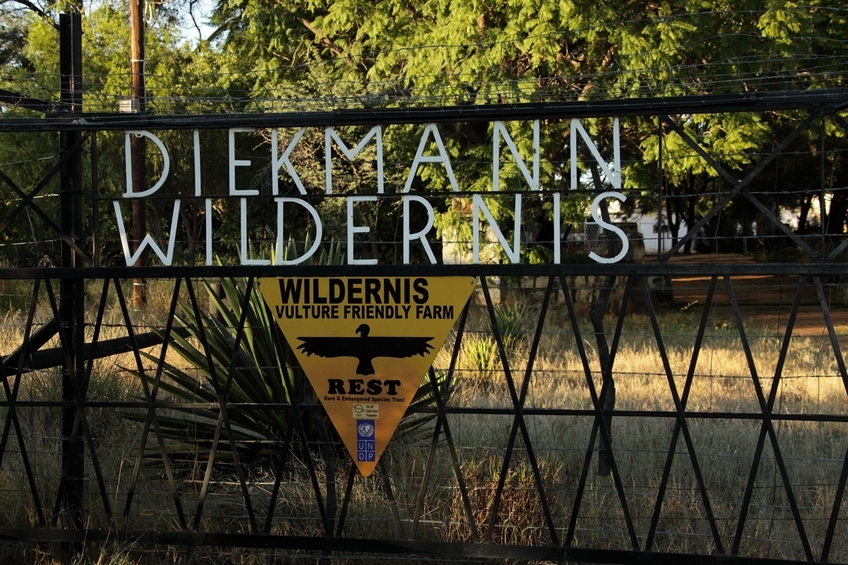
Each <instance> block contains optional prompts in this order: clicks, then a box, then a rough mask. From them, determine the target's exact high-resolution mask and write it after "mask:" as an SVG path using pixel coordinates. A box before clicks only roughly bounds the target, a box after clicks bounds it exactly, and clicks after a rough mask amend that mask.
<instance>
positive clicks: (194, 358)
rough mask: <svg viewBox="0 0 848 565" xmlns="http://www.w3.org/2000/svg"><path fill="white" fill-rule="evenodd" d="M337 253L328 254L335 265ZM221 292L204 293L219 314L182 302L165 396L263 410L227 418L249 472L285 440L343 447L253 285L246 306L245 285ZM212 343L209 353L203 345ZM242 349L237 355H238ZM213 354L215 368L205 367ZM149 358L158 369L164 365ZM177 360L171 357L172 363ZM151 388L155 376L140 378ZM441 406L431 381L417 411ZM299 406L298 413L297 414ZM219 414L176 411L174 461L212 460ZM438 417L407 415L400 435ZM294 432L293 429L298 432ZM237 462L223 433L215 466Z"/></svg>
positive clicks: (171, 442) (442, 387)
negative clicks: (298, 438) (183, 334)
mask: <svg viewBox="0 0 848 565" xmlns="http://www.w3.org/2000/svg"><path fill="white" fill-rule="evenodd" d="M337 255H338V253H337V252H336V253H335V254H334V253H331V254H329V255H324V256H322V258H321V261H322V262H324V263H325V264H329V263H331V262H333V261H335V260H337ZM219 287H220V290H219V289H216V288H215V287H214V286H213V285H211V284H209V283H208V282H206V283H204V288H205V291H206V293H207V294H208V297H209V300H210V304H212V305H213V306H214V310H215V311H216V312H217V313H216V314H214V315H213V314H210V313H205V312H201V313H200V314H199V315H197V316H196V315H195V308H194V306H192V305H191V304H189V303H186V302H180V305H179V306H180V308H179V310H180V311H179V312H178V313H177V314H176V316H175V322H176V323H177V324H179V325H181V326H182V327H183V328H184V329H185V330H186V331H187V333H188V334H189V335H188V337H181V336H178V335H174V336H172V337H171V342H170V344H169V347H170V348H171V350H172V351H173V352H174V353H176V354H177V357H178V358H179V361H178V362H171V361H165V362H164V363H162V379H161V381H160V384H159V390H160V394H159V397H160V398H161V397H162V393H165V394H168V395H170V396H171V397H173V398H176V399H178V400H180V401H182V402H185V403H195V404H196V403H204V404H209V403H218V401H219V391H225V392H223V393H222V394H223V396H224V397H225V399H226V401H227V402H228V403H230V404H252V405H265V406H268V407H267V408H265V407H256V406H254V407H245V408H239V409H230V410H228V411H227V413H228V417H229V424H230V429H231V430H232V436H233V439H234V442H233V443H234V446H235V450H236V451H237V452H238V456H239V460H240V461H241V462H242V463H245V464H248V465H262V464H264V463H268V462H270V461H273V460H274V459H277V458H278V456H279V455H280V454H281V452H282V450H283V449H284V446H285V445H286V438H287V437H292V436H291V432H295V433H296V434H297V436H301V435H302V436H304V437H303V439H305V440H306V442H307V443H308V444H312V445H314V446H317V445H318V443H327V442H328V441H329V442H331V443H334V444H336V445H339V446H340V445H341V443H340V442H339V441H338V436H337V435H336V434H335V430H334V429H333V427H332V424H331V423H330V421H329V418H327V417H326V414H325V413H324V412H323V409H321V408H320V406H319V403H318V398H317V396H316V395H315V394H314V392H313V391H312V390H311V388H310V387H309V386H308V382H307V381H306V379H304V378H303V373H302V369H301V368H300V367H299V365H298V363H297V359H296V357H295V355H294V353H293V352H292V351H291V349H290V347H289V346H288V343H287V342H286V340H285V339H284V337H283V336H282V334H281V332H280V330H279V328H278V327H277V324H276V322H275V320H274V319H273V318H272V316H271V314H270V311H269V309H268V308H267V307H266V306H265V302H264V300H263V299H262V297H261V295H260V293H259V291H258V287H257V286H256V285H253V287H252V289H251V290H250V296H249V299H246V298H247V297H246V296H245V293H246V292H247V287H248V285H247V284H246V281H239V280H236V279H224V280H221V281H220V285H219ZM242 316H244V330H243V335H242V338H241V339H240V340H239V341H240V342H239V343H238V344H237V343H236V341H237V335H236V334H237V329H238V327H239V323H240V320H241V317H242ZM204 343H205V344H206V346H204V345H203V344H204ZM236 346H238V348H237V349H236ZM207 351H208V355H209V358H210V359H211V363H210V362H209V361H208V360H207ZM144 355H145V357H146V358H147V359H148V360H149V361H150V362H152V363H154V364H159V363H160V359H159V358H158V357H154V356H153V355H150V354H144ZM172 357H173V356H172ZM138 376H139V377H140V378H145V379H147V380H148V383H149V384H150V385H151V386H152V382H153V376H152V375H150V374H146V375H143V376H142V375H140V374H138ZM436 383H437V386H438V388H439V392H440V393H441V394H442V395H446V394H448V392H449V380H448V378H447V374H444V373H443V374H439V375H438V376H437V379H436ZM434 401H435V389H434V387H433V385H432V383H431V381H430V379H429V378H424V376H422V385H421V387H420V388H419V390H418V392H417V394H416V395H415V398H414V399H413V401H412V406H426V405H429V404H431V403H433V402H434ZM295 407H297V409H296V408H295ZM218 418H219V410H218V409H217V408H215V409H207V408H189V407H187V408H175V409H173V410H172V411H171V412H170V413H167V414H163V415H160V416H159V424H160V427H161V430H162V433H163V435H164V436H165V439H166V441H167V443H168V450H169V455H170V456H171V457H172V458H173V459H174V460H175V461H180V460H182V461H186V462H192V461H195V460H197V459H198V458H205V457H206V456H208V454H209V452H210V450H211V449H212V447H213V444H214V443H215V435H216V430H217V429H218V428H219V424H218ZM430 420H432V416H428V415H422V414H407V417H405V418H404V420H403V421H402V422H401V424H400V425H399V426H398V430H397V432H396V435H397V436H400V437H403V436H409V435H410V434H414V433H416V432H420V431H421V428H422V426H424V425H425V424H426V423H427V422H428V421H430ZM292 426H294V429H292ZM232 458H233V444H231V443H230V442H229V438H228V436H227V435H226V434H224V433H221V435H220V440H219V441H218V442H217V451H216V461H217V462H219V463H227V462H229V461H231V460H232Z"/></svg>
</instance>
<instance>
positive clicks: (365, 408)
mask: <svg viewBox="0 0 848 565" xmlns="http://www.w3.org/2000/svg"><path fill="white" fill-rule="evenodd" d="M352 417H353V419H354V420H378V419H379V418H380V405H379V404H354V405H353V416H352Z"/></svg>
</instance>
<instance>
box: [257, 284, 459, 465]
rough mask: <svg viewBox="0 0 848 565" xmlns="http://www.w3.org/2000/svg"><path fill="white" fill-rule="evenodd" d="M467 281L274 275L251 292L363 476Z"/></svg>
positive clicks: (443, 334)
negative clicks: (273, 321)
mask: <svg viewBox="0 0 848 565" xmlns="http://www.w3.org/2000/svg"><path fill="white" fill-rule="evenodd" d="M475 284H476V281H475V279H474V278H471V277H281V278H266V279H260V281H259V288H260V291H261V292H262V296H263V297H264V299H265V302H266V303H267V304H268V307H269V308H270V309H271V311H272V313H273V315H274V317H275V318H276V319H277V322H278V323H279V325H280V329H281V330H282V331H283V335H285V337H286V341H287V342H288V344H289V346H290V347H291V349H292V350H293V351H294V354H295V356H296V357H297V360H298V362H299V363H300V366H301V367H303V370H304V372H305V373H306V376H307V378H308V379H309V382H310V383H311V384H312V388H313V389H315V392H316V394H317V395H318V397H319V398H320V399H321V404H322V405H323V406H324V409H325V410H326V411H327V414H328V415H329V416H330V420H331V421H332V422H333V425H334V426H335V427H336V431H337V432H338V433H339V436H341V438H342V441H344V444H345V447H347V450H348V452H349V453H350V455H351V457H352V458H353V460H354V462H355V463H356V466H357V468H358V469H359V472H360V473H362V475H363V476H366V477H367V476H369V475H370V474H371V473H372V472H373V471H374V468H375V467H376V466H377V462H378V461H379V460H380V456H381V455H382V454H383V452H384V451H385V449H386V446H387V445H388V444H389V440H390V439H391V437H392V435H393V434H394V432H395V429H396V428H397V426H398V424H399V423H400V421H401V419H402V418H403V415H404V414H405V413H406V409H407V408H408V407H409V404H410V403H411V402H412V399H413V397H414V396H415V393H416V392H417V391H418V387H419V386H421V383H422V381H423V380H424V378H425V377H426V372H427V369H429V367H430V365H431V364H432V363H433V359H434V358H435V357H436V354H437V353H438V352H439V350H440V349H441V347H442V345H443V344H444V342H445V339H447V336H448V332H450V329H451V328H452V327H453V325H454V323H455V322H456V320H457V318H458V317H459V314H460V313H461V311H462V309H463V307H464V306H465V303H466V302H467V301H468V298H469V297H470V296H471V292H472V291H473V290H474V287H475Z"/></svg>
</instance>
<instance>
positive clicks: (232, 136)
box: [229, 128, 259, 196]
mask: <svg viewBox="0 0 848 565" xmlns="http://www.w3.org/2000/svg"><path fill="white" fill-rule="evenodd" d="M250 131H254V130H252V129H250V128H230V131H229V142H230V143H229V169H230V196H256V195H258V194H259V191H258V190H256V189H255V188H245V189H241V190H239V189H238V188H236V167H249V166H250V160H249V159H236V132H250Z"/></svg>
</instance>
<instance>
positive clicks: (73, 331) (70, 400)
mask: <svg viewBox="0 0 848 565" xmlns="http://www.w3.org/2000/svg"><path fill="white" fill-rule="evenodd" d="M59 67H60V74H61V100H62V111H63V112H64V113H68V114H80V113H81V112H82V25H81V18H80V14H79V13H73V14H61V15H60V16H59ZM81 136H82V133H81V132H79V131H64V132H62V133H61V137H60V148H59V152H60V155H62V156H64V155H65V154H66V153H67V152H68V151H70V150H71V149H72V148H73V147H74V145H75V144H76V143H77V142H79V140H80V137H81ZM60 174H61V176H60V180H59V203H60V207H61V227H62V232H63V233H64V234H65V235H67V236H68V237H69V238H70V240H71V241H73V242H74V243H75V244H76V245H77V246H78V247H79V243H80V239H81V236H82V233H83V220H82V218H83V211H82V190H83V189H82V152H81V150H79V149H77V150H76V154H75V155H73V156H71V158H70V159H68V160H67V161H66V163H65V164H64V165H63V166H62V170H61V173H60ZM82 266H83V264H82V258H81V257H79V256H78V255H77V253H76V252H75V251H74V249H73V248H72V247H71V246H70V245H69V244H68V242H67V241H63V242H62V268H64V269H69V268H70V269H72V268H75V267H82ZM84 282H85V281H84V280H83V279H77V278H74V279H62V280H61V282H60V286H59V288H60V296H59V316H60V318H61V322H62V331H63V332H64V336H65V343H64V344H63V345H64V347H65V348H66V349H67V354H66V356H65V358H66V359H67V362H66V366H65V367H64V369H63V371H62V400H63V401H64V402H65V406H64V407H63V408H62V469H63V470H66V473H67V474H65V475H64V476H63V479H62V480H63V485H62V489H63V490H62V492H63V497H62V509H63V511H64V514H65V516H66V517H67V519H68V520H67V522H66V523H65V524H64V526H65V527H73V528H82V526H83V506H82V504H83V503H82V501H83V487H84V485H83V478H84V477H83V475H84V472H85V467H84V448H85V446H84V442H85V440H86V438H85V437H84V435H83V434H82V433H81V426H79V425H77V428H78V431H77V434H76V438H74V440H73V441H71V439H72V436H73V435H74V432H73V430H74V427H75V426H74V424H75V422H76V420H77V410H79V409H80V407H78V406H76V405H77V400H78V398H84V396H85V392H86V389H87V386H86V384H87V383H86V382H85V366H84V362H85V359H84V356H83V348H84V345H85V335H84V330H85V320H84V316H85V311H84V298H85V292H84Z"/></svg>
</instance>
